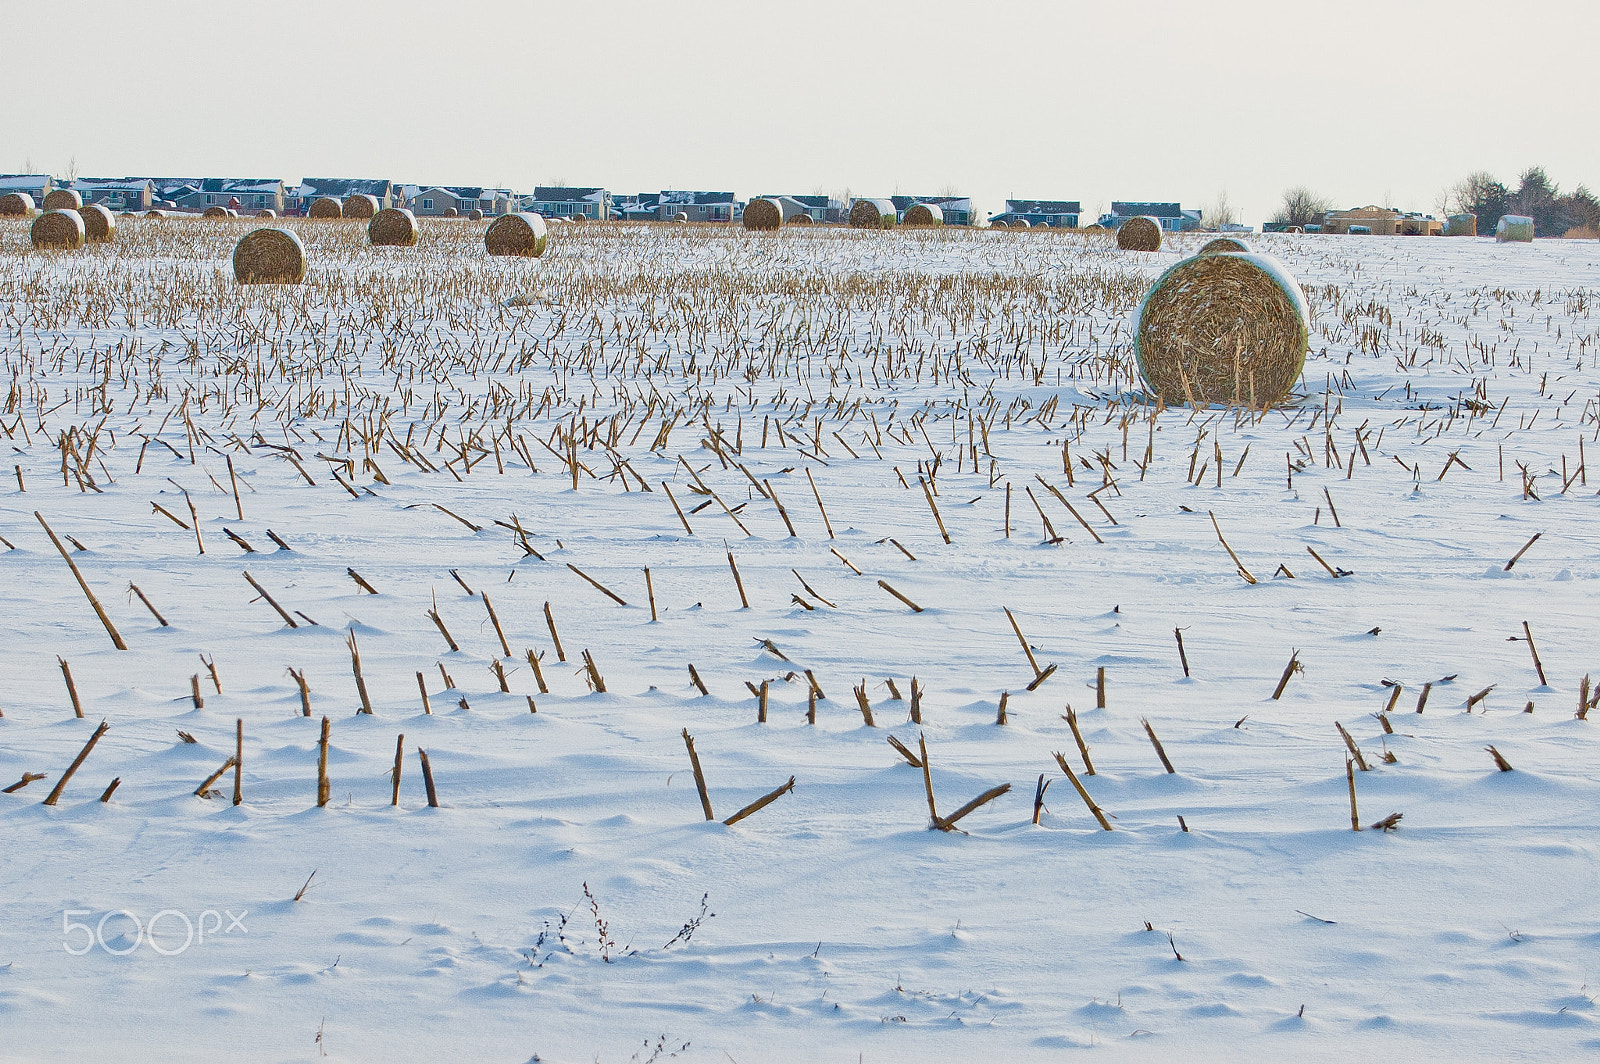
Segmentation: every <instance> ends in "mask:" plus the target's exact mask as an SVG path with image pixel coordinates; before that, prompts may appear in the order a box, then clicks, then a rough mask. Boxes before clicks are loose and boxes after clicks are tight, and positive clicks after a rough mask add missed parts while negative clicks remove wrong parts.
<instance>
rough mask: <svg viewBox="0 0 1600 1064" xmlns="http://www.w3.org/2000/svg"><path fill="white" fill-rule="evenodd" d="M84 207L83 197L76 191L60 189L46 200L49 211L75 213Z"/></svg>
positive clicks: (45, 203)
mask: <svg viewBox="0 0 1600 1064" xmlns="http://www.w3.org/2000/svg"><path fill="white" fill-rule="evenodd" d="M82 206H83V197H82V196H80V195H79V194H78V192H77V190H76V189H70V188H58V189H56V190H55V191H53V192H51V193H50V194H49V195H47V196H45V198H44V209H45V210H47V211H75V210H77V209H78V208H79V207H82Z"/></svg>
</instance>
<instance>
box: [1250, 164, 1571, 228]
mask: <svg viewBox="0 0 1600 1064" xmlns="http://www.w3.org/2000/svg"><path fill="white" fill-rule="evenodd" d="M1439 206H1440V208H1441V209H1442V210H1443V211H1444V213H1446V214H1473V215H1476V216H1477V218H1478V232H1480V233H1487V232H1492V231H1493V230H1494V227H1495V226H1496V225H1497V224H1499V222H1500V219H1501V218H1502V217H1503V216H1505V215H1507V214H1519V215H1523V216H1525V217H1528V218H1532V219H1533V231H1534V235H1535V236H1541V237H1552V236H1557V237H1558V236H1562V235H1564V234H1565V233H1566V232H1567V230H1569V229H1576V228H1589V229H1593V230H1596V231H1600V198H1597V197H1596V196H1595V194H1594V193H1593V192H1590V191H1589V189H1588V188H1587V187H1585V186H1584V185H1582V184H1581V183H1580V184H1579V185H1578V187H1577V188H1575V189H1573V190H1572V191H1571V192H1565V193H1564V192H1562V191H1561V187H1560V186H1559V185H1558V184H1556V182H1554V181H1552V180H1550V175H1549V174H1547V173H1545V169H1544V167H1542V166H1530V167H1528V169H1526V170H1524V171H1523V172H1522V176H1521V177H1520V178H1519V179H1518V182H1517V187H1516V189H1515V190H1512V189H1511V188H1510V187H1509V186H1507V185H1506V184H1505V183H1504V182H1502V181H1500V180H1499V179H1497V178H1496V177H1495V176H1494V175H1493V174H1491V173H1489V172H1488V171H1487V170H1476V171H1474V172H1472V173H1470V174H1468V175H1467V176H1466V177H1464V178H1462V179H1461V180H1460V181H1458V182H1456V183H1455V184H1454V185H1452V186H1451V187H1450V188H1449V189H1448V190H1446V192H1445V193H1444V195H1443V196H1442V197H1441V200H1440V203H1439ZM1333 209H1334V205H1333V202H1332V201H1331V200H1330V199H1328V198H1327V197H1326V196H1320V195H1318V194H1316V193H1315V192H1313V191H1312V190H1311V189H1309V188H1307V187H1306V186H1304V185H1297V186H1296V187H1294V188H1291V189H1289V190H1288V191H1286V192H1284V194H1283V202H1282V203H1281V204H1280V205H1279V207H1278V211H1277V213H1276V214H1274V215H1273V217H1272V220H1273V221H1274V222H1277V223H1281V224H1284V225H1299V226H1305V225H1320V224H1321V223H1322V220H1323V217H1324V216H1325V215H1326V214H1327V213H1328V212H1329V211H1331V210H1333Z"/></svg>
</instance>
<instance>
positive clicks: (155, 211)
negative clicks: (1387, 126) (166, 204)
mask: <svg viewBox="0 0 1600 1064" xmlns="http://www.w3.org/2000/svg"><path fill="white" fill-rule="evenodd" d="M144 216H145V217H146V218H165V217H166V216H167V212H166V211H164V210H162V209H161V208H159V207H152V208H150V209H149V210H147V211H145V212H144Z"/></svg>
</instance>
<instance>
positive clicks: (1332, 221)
mask: <svg viewBox="0 0 1600 1064" xmlns="http://www.w3.org/2000/svg"><path fill="white" fill-rule="evenodd" d="M1352 225H1357V226H1366V228H1367V232H1369V233H1372V234H1373V235H1375V236H1394V235H1395V234H1396V233H1398V232H1400V212H1399V211H1397V210H1395V209H1394V208H1393V207H1375V206H1372V205H1371V204H1368V205H1367V206H1365V207H1352V208H1350V209H1349V210H1347V211H1329V212H1328V213H1327V214H1326V215H1324V216H1323V219H1322V231H1323V232H1324V233H1348V232H1350V227H1351V226H1352Z"/></svg>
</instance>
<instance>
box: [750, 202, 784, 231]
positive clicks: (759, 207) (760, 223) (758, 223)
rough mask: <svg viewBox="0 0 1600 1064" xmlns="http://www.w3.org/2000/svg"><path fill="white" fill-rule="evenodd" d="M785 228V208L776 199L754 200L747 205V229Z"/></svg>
mask: <svg viewBox="0 0 1600 1064" xmlns="http://www.w3.org/2000/svg"><path fill="white" fill-rule="evenodd" d="M782 226H783V206H782V205H781V204H779V203H778V201H777V200H774V199H754V200H751V201H750V202H749V203H747V204H745V208H744V227H745V228H746V229H762V230H766V229H779V228H781V227H782Z"/></svg>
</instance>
